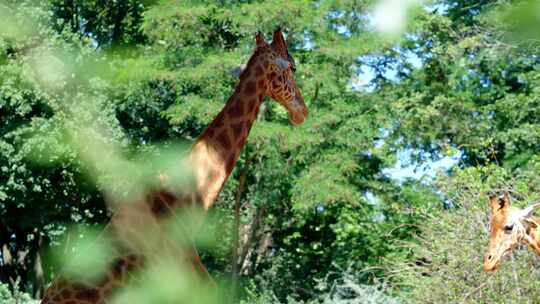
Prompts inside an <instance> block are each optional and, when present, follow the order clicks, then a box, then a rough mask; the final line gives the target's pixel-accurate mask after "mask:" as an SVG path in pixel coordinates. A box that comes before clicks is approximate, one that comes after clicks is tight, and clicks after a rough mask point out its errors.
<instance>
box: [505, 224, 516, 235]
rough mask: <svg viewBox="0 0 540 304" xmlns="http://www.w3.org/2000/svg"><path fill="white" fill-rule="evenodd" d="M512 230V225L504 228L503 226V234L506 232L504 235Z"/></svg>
mask: <svg viewBox="0 0 540 304" xmlns="http://www.w3.org/2000/svg"><path fill="white" fill-rule="evenodd" d="M512 229H514V225H513V224H510V225H505V226H504V232H506V233H509V232H511V231H512Z"/></svg>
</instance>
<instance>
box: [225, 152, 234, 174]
mask: <svg viewBox="0 0 540 304" xmlns="http://www.w3.org/2000/svg"><path fill="white" fill-rule="evenodd" d="M235 163H236V157H235V153H234V152H233V153H231V154H229V157H228V158H227V163H226V164H225V169H226V170H227V172H228V173H230V172H231V171H232V170H233V169H234V164H235Z"/></svg>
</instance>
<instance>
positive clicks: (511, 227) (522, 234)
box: [484, 192, 540, 272]
mask: <svg viewBox="0 0 540 304" xmlns="http://www.w3.org/2000/svg"><path fill="white" fill-rule="evenodd" d="M489 202H490V206H491V220H490V225H491V229H490V239H489V247H488V250H487V252H486V254H485V258H484V271H486V272H494V271H496V270H497V268H498V267H499V265H500V264H501V261H502V259H503V257H504V256H505V255H507V254H508V253H510V252H511V251H512V250H514V249H515V248H516V247H517V246H518V245H519V244H520V243H523V244H526V245H528V246H529V247H530V248H531V249H532V250H533V251H534V252H535V253H536V254H537V255H538V256H540V218H536V217H532V214H533V213H534V211H535V210H536V209H537V208H539V207H540V203H536V204H533V205H531V206H528V207H527V208H525V209H518V208H515V207H511V206H510V198H509V196H508V192H504V193H503V194H502V195H501V196H497V195H491V196H490V197H489Z"/></svg>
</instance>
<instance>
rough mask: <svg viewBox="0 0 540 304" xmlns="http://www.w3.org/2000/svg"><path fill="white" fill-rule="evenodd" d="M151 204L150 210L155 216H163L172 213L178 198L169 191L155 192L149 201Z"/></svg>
mask: <svg viewBox="0 0 540 304" xmlns="http://www.w3.org/2000/svg"><path fill="white" fill-rule="evenodd" d="M149 201H150V202H151V205H150V209H151V211H152V214H154V215H155V216H163V215H165V214H167V213H170V211H171V208H172V207H173V206H174V202H175V201H176V197H174V195H172V194H171V193H169V192H167V191H163V190H162V191H158V192H154V193H153V194H152V196H151V198H150V200H149Z"/></svg>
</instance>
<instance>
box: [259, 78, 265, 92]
mask: <svg viewBox="0 0 540 304" xmlns="http://www.w3.org/2000/svg"><path fill="white" fill-rule="evenodd" d="M258 86H259V88H261V89H263V90H264V89H265V85H264V79H261V80H259V83H258Z"/></svg>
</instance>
